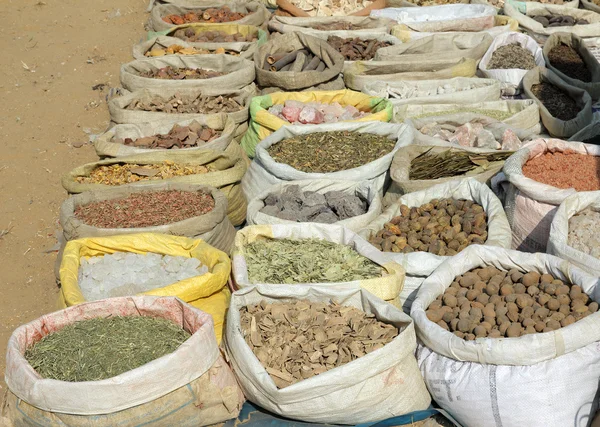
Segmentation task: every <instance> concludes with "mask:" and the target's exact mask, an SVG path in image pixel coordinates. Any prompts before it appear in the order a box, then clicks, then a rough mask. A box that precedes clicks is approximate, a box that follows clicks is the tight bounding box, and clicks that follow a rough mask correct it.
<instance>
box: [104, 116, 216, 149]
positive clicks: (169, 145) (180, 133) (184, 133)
mask: <svg viewBox="0 0 600 427" xmlns="http://www.w3.org/2000/svg"><path fill="white" fill-rule="evenodd" d="M219 136H221V132H220V131H217V130H214V129H211V128H209V127H208V126H202V125H201V124H200V123H198V122H197V121H193V122H192V123H190V124H189V125H188V126H181V125H178V124H176V125H174V126H173V127H172V128H171V130H170V131H169V133H167V134H163V135H160V134H159V135H152V136H145V137H142V138H137V139H132V138H125V139H121V138H115V139H114V142H116V143H117V144H124V145H128V146H131V147H138V148H158V149H178V148H192V147H199V146H201V145H203V144H206V143H208V142H210V141H212V140H214V139H216V138H218V137H219Z"/></svg>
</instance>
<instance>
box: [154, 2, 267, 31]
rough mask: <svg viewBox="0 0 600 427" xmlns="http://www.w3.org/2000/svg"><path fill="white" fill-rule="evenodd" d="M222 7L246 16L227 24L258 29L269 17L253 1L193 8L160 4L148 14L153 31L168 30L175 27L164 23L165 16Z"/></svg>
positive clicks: (261, 7) (212, 4) (262, 6)
mask: <svg viewBox="0 0 600 427" xmlns="http://www.w3.org/2000/svg"><path fill="white" fill-rule="evenodd" d="M224 6H227V7H228V8H229V10H231V11H232V12H238V13H243V14H245V15H246V16H244V17H243V18H241V19H239V20H237V21H229V22H227V24H239V25H254V26H256V27H260V26H261V25H263V24H264V23H265V22H266V21H268V20H269V17H270V16H271V13H270V12H269V11H268V10H267V8H266V7H265V6H264V5H262V4H260V3H258V2H255V1H248V2H241V1H240V2H230V1H219V0H216V1H215V0H211V1H210V2H206V5H198V6H195V7H189V6H180V5H178V4H160V5H156V6H155V7H153V8H152V12H150V23H151V27H152V30H154V31H164V30H170V29H171V28H174V27H176V26H177V25H175V24H170V23H169V22H166V21H165V20H164V18H165V17H166V16H169V15H185V14H186V13H190V12H195V13H198V14H201V13H202V11H203V10H206V9H212V8H216V9H219V8H222V7H224Z"/></svg>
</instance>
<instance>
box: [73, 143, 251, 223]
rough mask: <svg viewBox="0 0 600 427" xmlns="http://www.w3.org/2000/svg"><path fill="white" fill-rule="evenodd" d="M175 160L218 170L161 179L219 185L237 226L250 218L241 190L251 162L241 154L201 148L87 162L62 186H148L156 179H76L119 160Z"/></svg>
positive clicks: (77, 189) (141, 162)
mask: <svg viewBox="0 0 600 427" xmlns="http://www.w3.org/2000/svg"><path fill="white" fill-rule="evenodd" d="M165 161H172V162H174V163H178V164H193V165H205V166H210V167H212V168H214V169H215V171H214V172H208V173H204V174H196V175H187V176H177V177H173V178H169V179H165V180H161V181H160V182H161V183H163V184H169V183H185V184H202V185H208V186H211V187H215V188H217V189H219V190H221V191H222V192H223V193H225V195H226V196H227V200H228V206H227V215H228V216H229V219H230V220H231V223H232V224H233V225H240V224H242V223H243V222H244V219H245V218H246V206H247V205H246V198H245V197H244V195H243V193H242V189H241V185H240V184H241V179H242V177H243V176H244V174H245V173H246V169H247V163H246V162H245V160H244V159H243V158H242V157H240V156H234V155H232V154H228V153H224V152H218V151H214V150H198V151H194V152H185V153H180V152H158V153H144V154H136V155H132V156H125V157H119V158H117V159H107V160H101V161H99V162H95V163H87V164H85V165H83V166H78V167H76V168H75V169H73V170H72V171H70V172H68V173H66V174H65V175H63V177H62V185H63V187H64V189H65V190H67V191H68V192H69V193H70V194H77V193H83V192H84V191H95V190H114V189H118V188H120V187H145V186H148V185H150V186H151V185H154V184H155V183H156V180H154V181H152V180H145V181H138V182H135V183H131V184H125V185H123V186H109V185H104V184H81V183H78V182H77V181H76V178H77V177H82V176H87V175H89V174H90V172H91V171H93V170H94V169H95V168H97V167H99V166H106V165H112V164H118V163H121V164H122V163H133V164H138V165H150V164H156V163H162V162H165Z"/></svg>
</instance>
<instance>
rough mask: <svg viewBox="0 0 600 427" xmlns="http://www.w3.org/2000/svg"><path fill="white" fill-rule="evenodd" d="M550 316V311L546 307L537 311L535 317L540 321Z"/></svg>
mask: <svg viewBox="0 0 600 427" xmlns="http://www.w3.org/2000/svg"><path fill="white" fill-rule="evenodd" d="M548 314H550V310H548V309H547V308H546V307H542V308H538V309H537V310H536V311H535V315H536V316H537V317H538V318H540V319H545V318H546V317H548Z"/></svg>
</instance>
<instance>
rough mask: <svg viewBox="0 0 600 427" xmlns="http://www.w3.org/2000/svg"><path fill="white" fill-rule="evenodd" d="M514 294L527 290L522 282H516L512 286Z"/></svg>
mask: <svg viewBox="0 0 600 427" xmlns="http://www.w3.org/2000/svg"><path fill="white" fill-rule="evenodd" d="M513 289H514V290H515V294H524V293H525V292H526V291H527V287H526V286H525V285H524V284H522V283H517V284H516V285H514V286H513Z"/></svg>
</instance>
